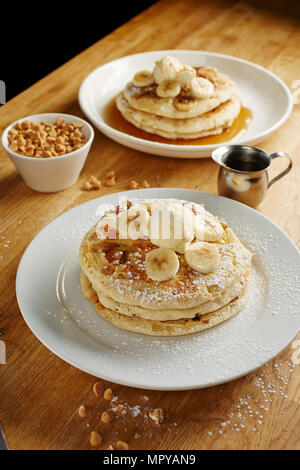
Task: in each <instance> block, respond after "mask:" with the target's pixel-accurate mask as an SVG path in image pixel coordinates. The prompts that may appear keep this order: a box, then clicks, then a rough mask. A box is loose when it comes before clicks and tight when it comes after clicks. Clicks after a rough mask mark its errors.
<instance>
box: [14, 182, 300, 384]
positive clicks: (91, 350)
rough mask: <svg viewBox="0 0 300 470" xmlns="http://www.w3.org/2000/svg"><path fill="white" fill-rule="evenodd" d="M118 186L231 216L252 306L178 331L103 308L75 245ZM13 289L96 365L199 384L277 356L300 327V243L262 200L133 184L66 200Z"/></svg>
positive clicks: (110, 372) (44, 338)
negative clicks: (142, 326) (69, 203)
mask: <svg viewBox="0 0 300 470" xmlns="http://www.w3.org/2000/svg"><path fill="white" fill-rule="evenodd" d="M119 195H122V196H127V197H128V198H177V199H185V200H190V201H195V202H198V203H204V205H205V207H206V208H207V209H208V210H209V211H211V212H212V213H214V214H216V215H217V216H219V217H221V218H222V219H223V220H226V221H227V222H228V223H229V224H230V226H231V227H232V228H233V229H234V230H235V231H236V233H237V235H238V236H239V237H240V238H241V239H242V241H243V242H244V243H245V245H246V246H248V247H249V248H250V249H251V251H252V252H253V255H254V256H253V274H252V278H251V287H250V288H251V290H250V298H249V301H248V304H247V306H246V308H244V310H242V311H241V312H240V313H239V314H238V315H237V316H236V317H234V318H232V319H230V320H228V321H227V322H225V323H222V324H221V325H218V326H216V327H215V328H212V329H209V330H206V331H203V332H199V333H195V334H192V335H187V336H181V337H176V338H155V337H150V336H145V335H140V334H134V333H130V332H126V331H123V330H120V329H118V328H117V327H115V326H113V325H111V324H110V323H108V322H107V321H106V320H104V319H102V318H100V317H99V316H98V315H97V313H96V311H95V309H94V306H93V304H92V303H91V302H90V301H88V300H85V299H84V298H83V295H82V293H81V289H80V285H79V274H80V267H79V263H78V259H77V252H78V248H79V245H80V241H81V239H82V237H83V236H84V234H85V233H86V232H87V230H88V229H89V228H90V227H91V225H92V224H93V223H95V221H96V220H98V218H99V207H100V206H101V209H103V208H105V207H107V204H115V203H117V202H118V200H119V199H118V198H119ZM103 205H105V206H103ZM97 211H98V215H97ZM16 289H17V299H18V303H19V306H20V309H21V312H22V314H23V317H24V319H25V321H26V322H27V324H28V326H29V327H30V328H31V330H32V331H33V333H34V334H35V335H36V336H37V337H38V338H39V339H40V341H41V342H42V343H43V344H44V345H45V346H47V347H48V348H49V349H50V350H51V351H53V352H54V353H55V354H57V355H58V356H59V357H61V358H62V359H64V360H65V361H67V362H69V363H70V364H72V365H74V366H76V367H78V368H79V369H82V370H84V371H86V372H88V373H90V374H92V375H95V376H97V377H102V378H104V379H107V380H110V381H112V382H117V383H121V384H125V385H129V386H134V387H139V388H147V389H159V390H180V389H192V388H199V387H207V386H211V385H215V384H218V383H222V382H227V381H229V380H232V379H235V378H237V377H240V376H242V375H245V374H247V373H248V372H250V371H252V370H254V369H256V368H258V367H259V366H260V365H262V364H264V363H265V362H267V361H268V360H270V359H271V358H273V357H274V356H276V354H278V353H279V352H280V351H281V350H282V349H284V348H285V347H286V346H287V344H288V343H289V342H290V341H291V340H292V339H293V338H294V337H295V336H296V334H297V332H298V330H299V327H300V309H299V298H300V253H299V251H298V249H297V247H296V246H295V244H294V243H293V242H292V241H291V240H290V239H289V238H288V237H287V235H285V234H284V233H283V232H282V231H281V230H280V228H279V227H277V226H276V225H274V224H273V223H272V222H271V221H270V220H268V219H267V218H265V217H264V216H262V215H261V214H259V213H258V212H256V211H255V210H253V209H251V208H249V207H247V206H245V205H243V204H240V203H238V202H235V201H233V200H231V199H227V198H223V197H220V196H215V195H213V194H209V193H203V192H200V191H189V190H183V189H166V188H164V189H161V188H160V189H145V190H139V191H128V192H126V193H118V194H113V195H109V196H105V197H102V198H99V199H93V200H92V201H89V202H87V203H85V204H82V205H80V206H77V207H75V208H74V209H71V210H69V211H68V212H66V213H64V214H63V215H61V216H59V217H58V218H57V219H55V220H54V221H53V222H51V223H50V224H49V225H47V227H45V228H44V229H43V230H42V231H41V232H40V233H39V234H38V235H37V236H36V237H35V238H34V240H33V241H32V242H31V243H30V245H29V247H28V248H27V250H26V251H25V253H24V255H23V258H22V260H21V262H20V265H19V269H18V273H17V280H16Z"/></svg>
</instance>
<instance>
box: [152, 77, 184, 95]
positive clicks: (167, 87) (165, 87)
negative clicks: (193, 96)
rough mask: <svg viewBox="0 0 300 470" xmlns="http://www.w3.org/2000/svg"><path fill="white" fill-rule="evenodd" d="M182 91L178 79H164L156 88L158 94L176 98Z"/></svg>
mask: <svg viewBox="0 0 300 470" xmlns="http://www.w3.org/2000/svg"><path fill="white" fill-rule="evenodd" d="M179 93H180V85H179V83H178V82H177V81H176V80H164V81H163V82H161V83H160V84H159V85H158V87H157V88H156V94H157V95H158V96H159V97H161V98H174V97H175V96H177V95H179Z"/></svg>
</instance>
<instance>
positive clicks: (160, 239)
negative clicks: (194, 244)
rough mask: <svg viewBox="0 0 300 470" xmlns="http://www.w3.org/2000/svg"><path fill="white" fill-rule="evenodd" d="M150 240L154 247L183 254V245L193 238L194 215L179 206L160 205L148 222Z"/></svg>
mask: <svg viewBox="0 0 300 470" xmlns="http://www.w3.org/2000/svg"><path fill="white" fill-rule="evenodd" d="M150 224H151V225H150V232H151V233H150V238H151V242H152V243H153V244H154V245H157V246H159V247H162V248H170V249H172V250H175V251H177V252H178V253H184V250H185V245H186V244H187V243H189V242H191V241H192V240H193V238H194V215H193V213H192V211H191V209H189V208H187V207H184V206H183V205H181V204H176V203H169V204H161V205H160V206H159V207H158V210H154V211H153V213H152V215H151V222H150Z"/></svg>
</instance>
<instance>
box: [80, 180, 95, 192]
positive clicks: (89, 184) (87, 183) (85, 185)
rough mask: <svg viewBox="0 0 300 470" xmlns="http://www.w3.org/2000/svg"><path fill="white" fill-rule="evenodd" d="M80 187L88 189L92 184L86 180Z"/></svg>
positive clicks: (91, 187)
mask: <svg viewBox="0 0 300 470" xmlns="http://www.w3.org/2000/svg"><path fill="white" fill-rule="evenodd" d="M82 189H84V190H85V191H89V190H90V189H93V185H92V184H91V183H90V182H89V181H86V182H85V183H84V185H83V186H82Z"/></svg>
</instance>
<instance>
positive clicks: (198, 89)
mask: <svg viewBox="0 0 300 470" xmlns="http://www.w3.org/2000/svg"><path fill="white" fill-rule="evenodd" d="M189 85H190V89H191V94H192V96H193V97H194V98H197V99H204V98H210V97H211V96H212V95H213V93H214V86H213V84H212V83H211V82H210V81H209V80H207V79H206V78H202V77H195V78H193V79H192V80H191V82H190V84H189Z"/></svg>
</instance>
